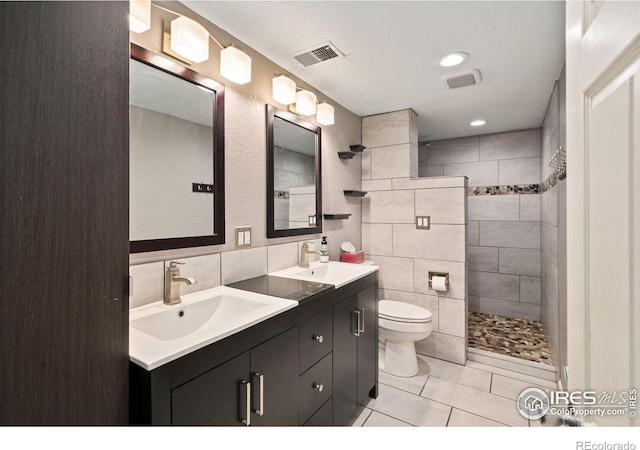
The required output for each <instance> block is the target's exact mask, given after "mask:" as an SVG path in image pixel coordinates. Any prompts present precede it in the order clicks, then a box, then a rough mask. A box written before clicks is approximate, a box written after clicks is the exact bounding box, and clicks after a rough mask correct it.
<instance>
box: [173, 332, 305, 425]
mask: <svg viewBox="0 0 640 450" xmlns="http://www.w3.org/2000/svg"><path fill="white" fill-rule="evenodd" d="M297 361H298V330H297V327H295V328H291V329H289V330H287V331H285V332H284V333H282V334H280V335H278V336H276V337H274V338H271V339H269V340H268V341H266V342H264V343H263V344H260V345H259V346H257V347H255V348H253V349H251V350H249V351H246V352H244V353H242V354H241V355H238V356H236V357H235V358H233V359H231V360H230V361H227V362H226V363H224V364H222V365H220V366H218V367H216V368H214V369H211V370H209V371H208V372H206V373H204V374H202V375H200V376H199V377H197V378H195V379H194V380H191V381H189V382H187V383H185V384H183V385H181V386H178V387H177V388H175V389H173V390H172V391H171V419H172V420H171V423H172V424H173V425H223V426H234V425H264V426H275V425H297V424H298V395H297V393H298V390H297V384H298V362H297Z"/></svg>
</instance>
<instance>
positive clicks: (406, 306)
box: [378, 300, 432, 323]
mask: <svg viewBox="0 0 640 450" xmlns="http://www.w3.org/2000/svg"><path fill="white" fill-rule="evenodd" d="M378 317H379V318H380V319H384V320H389V321H391V322H402V323H430V322H431V319H432V316H431V311H429V310H427V309H424V308H422V307H420V306H417V305H412V304H410V303H404V302H396V301H393V300H380V302H379V303H378Z"/></svg>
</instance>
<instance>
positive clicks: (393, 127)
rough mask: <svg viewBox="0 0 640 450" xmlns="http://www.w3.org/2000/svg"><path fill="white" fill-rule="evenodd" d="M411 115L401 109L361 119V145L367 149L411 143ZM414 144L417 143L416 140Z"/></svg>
mask: <svg viewBox="0 0 640 450" xmlns="http://www.w3.org/2000/svg"><path fill="white" fill-rule="evenodd" d="M411 113H413V111H411V110H409V109H403V110H401V111H394V112H390V113H385V114H377V115H374V116H367V117H363V118H362V145H364V146H365V147H367V148H368V149H369V148H372V147H386V146H389V145H395V144H404V143H409V142H411V138H412V135H411V120H412V118H411ZM413 114H415V113H413ZM414 143H415V144H417V143H418V142H417V138H416V142H414Z"/></svg>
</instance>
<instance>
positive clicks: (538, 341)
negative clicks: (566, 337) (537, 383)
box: [469, 312, 551, 365]
mask: <svg viewBox="0 0 640 450" xmlns="http://www.w3.org/2000/svg"><path fill="white" fill-rule="evenodd" d="M469 347H474V348H477V349H480V350H486V351H490V352H493V353H498V354H501V355H507V356H513V357H516V358H520V359H526V360H528V361H535V362H539V363H543V364H549V365H551V357H550V354H549V345H548V344H547V339H546V338H545V336H544V331H543V329H542V324H541V323H540V322H537V321H535V320H525V319H512V318H510V317H502V316H495V315H492V314H482V313H473V312H470V313H469Z"/></svg>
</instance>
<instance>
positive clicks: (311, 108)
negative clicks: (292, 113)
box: [296, 89, 318, 116]
mask: <svg viewBox="0 0 640 450" xmlns="http://www.w3.org/2000/svg"><path fill="white" fill-rule="evenodd" d="M317 102H318V97H316V94H314V93H313V92H309V91H305V90H304V89H300V90H299V91H298V92H296V111H298V112H299V113H300V114H302V115H303V116H313V115H314V114H315V113H316V104H317Z"/></svg>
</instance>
